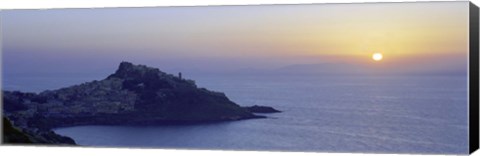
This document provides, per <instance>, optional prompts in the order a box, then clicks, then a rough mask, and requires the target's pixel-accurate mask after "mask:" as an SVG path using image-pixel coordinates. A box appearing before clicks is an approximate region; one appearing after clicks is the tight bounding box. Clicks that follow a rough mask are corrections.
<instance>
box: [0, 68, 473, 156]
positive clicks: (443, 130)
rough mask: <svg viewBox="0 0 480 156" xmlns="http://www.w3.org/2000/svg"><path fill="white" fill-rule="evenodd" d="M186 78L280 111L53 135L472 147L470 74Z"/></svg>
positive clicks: (401, 149)
mask: <svg viewBox="0 0 480 156" xmlns="http://www.w3.org/2000/svg"><path fill="white" fill-rule="evenodd" d="M187 78H190V79H194V80H195V81H196V83H197V85H198V86H199V87H204V88H207V89H209V90H214V91H220V92H224V93H225V94H226V96H227V97H228V98H229V99H230V100H232V101H234V102H235V103H237V104H239V105H241V106H252V105H262V106H271V107H274V108H276V109H278V110H281V111H282V112H281V113H273V114H263V115H266V116H267V118H265V119H250V120H241V121H232V122H219V123H208V124H196V125H177V126H154V125H152V126H104V125H89V126H75V127H65V128H58V129H55V130H54V131H55V132H56V133H58V134H61V135H65V136H69V137H71V138H73V139H74V140H75V141H76V143H77V144H79V145H82V146H95V147H135V148H163V149H214V150H215V149H218V150H254V151H306V152H335V153H337V152H340V153H345V152H346V153H352V152H353V153H356V152H360V153H407V154H467V153H468V121H467V119H468V105H467V102H468V101H467V99H468V98H467V95H468V94H467V93H468V92H467V76H466V75H409V76H398V75H396V76H379V75H363V76H359V75H357V76H348V75H337V76H333V75H332V76H325V75H215V74H212V75H192V76H190V77H188V76H187ZM62 79H64V80H62ZM40 81H42V82H44V83H39V82H40ZM77 81H78V82H80V81H82V78H79V77H75V76H71V77H68V76H65V77H56V78H48V77H43V79H42V78H38V77H37V78H35V77H25V79H21V78H20V79H10V80H4V81H3V82H4V88H6V89H11V90H12V89H20V90H22V84H27V85H26V86H25V85H24V87H28V88H30V89H32V88H33V91H38V90H42V89H48V88H51V89H55V87H54V86H55V85H57V86H60V85H63V86H65V85H66V84H71V83H73V82H77ZM27 82H28V83H27ZM42 84H45V85H42ZM49 85H50V86H49ZM23 89H25V88H23Z"/></svg>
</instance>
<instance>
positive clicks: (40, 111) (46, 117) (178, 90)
mask: <svg viewBox="0 0 480 156" xmlns="http://www.w3.org/2000/svg"><path fill="white" fill-rule="evenodd" d="M3 100H4V110H3V111H4V115H6V117H7V118H9V119H10V120H11V121H12V122H13V123H14V125H15V126H17V127H19V128H23V129H26V130H28V131H32V133H37V132H48V131H49V130H51V129H52V128H55V127H62V126H74V125H87V124H116V125H118V124H183V123H198V122H211V121H232V120H241V119H250V118H262V117H263V116H257V115H254V114H253V113H252V112H250V111H249V110H247V109H246V108H242V107H240V106H239V105H237V104H235V103H234V102H232V101H230V100H229V99H228V98H227V97H226V96H225V94H223V93H220V92H214V91H209V90H207V89H204V88H198V87H197V86H196V85H195V82H194V81H192V80H186V79H182V78H180V77H176V76H173V75H170V74H166V73H164V72H162V71H160V70H158V69H156V68H151V67H147V66H144V65H133V64H132V63H128V62H122V63H121V64H120V66H119V68H118V70H117V71H116V72H115V73H114V74H111V75H110V76H108V77H107V78H106V79H104V80H100V81H92V82H87V83H83V84H80V85H75V86H71V87H66V88H62V89H58V90H52V91H44V92H41V93H39V94H35V93H22V92H11V91H4V92H3Z"/></svg>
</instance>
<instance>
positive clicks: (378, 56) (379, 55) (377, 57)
mask: <svg viewBox="0 0 480 156" xmlns="http://www.w3.org/2000/svg"><path fill="white" fill-rule="evenodd" d="M372 59H373V60H375V61H381V60H382V59H383V55H382V53H374V54H373V55H372Z"/></svg>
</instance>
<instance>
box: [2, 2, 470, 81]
mask: <svg viewBox="0 0 480 156" xmlns="http://www.w3.org/2000/svg"><path fill="white" fill-rule="evenodd" d="M0 20H1V24H0V26H1V38H2V40H1V44H2V57H3V58H2V60H3V61H2V62H3V64H2V65H3V74H4V78H6V79H14V78H15V77H16V76H19V75H29V74H38V75H42V74H46V75H47V74H59V75H61V74H86V73H95V74H109V73H112V72H114V70H115V69H116V68H117V66H118V64H119V63H120V62H121V61H130V62H132V63H134V64H146V65H149V66H154V67H158V68H160V69H161V70H164V71H167V72H177V71H183V72H226V71H237V70H238V71H241V70H245V69H255V70H271V69H283V67H288V66H292V65H293V66H295V65H297V66H298V65H309V64H314V65H321V64H334V65H335V64H352V65H354V66H361V67H362V68H368V69H371V70H378V71H393V72H397V71H398V72H409V71H411V72H419V71H420V72H430V71H431V72H438V71H446V72H455V71H460V72H464V71H466V69H467V63H468V62H467V57H468V2H434V3H433V2H432V3H426V2H421V3H372V4H316V5H260V6H210V7H153V8H152V7H151V8H103V9H100V8H97V9H50V10H2V11H1V12H0ZM376 52H378V53H382V54H383V56H384V59H383V60H382V61H373V60H372V59H371V55H372V54H373V53H376ZM105 76H106V75H105Z"/></svg>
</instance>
